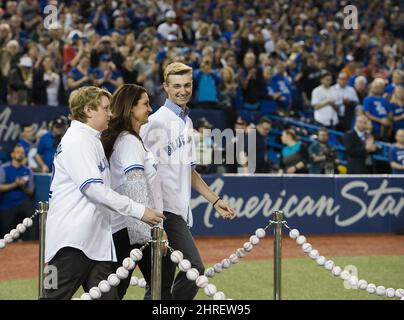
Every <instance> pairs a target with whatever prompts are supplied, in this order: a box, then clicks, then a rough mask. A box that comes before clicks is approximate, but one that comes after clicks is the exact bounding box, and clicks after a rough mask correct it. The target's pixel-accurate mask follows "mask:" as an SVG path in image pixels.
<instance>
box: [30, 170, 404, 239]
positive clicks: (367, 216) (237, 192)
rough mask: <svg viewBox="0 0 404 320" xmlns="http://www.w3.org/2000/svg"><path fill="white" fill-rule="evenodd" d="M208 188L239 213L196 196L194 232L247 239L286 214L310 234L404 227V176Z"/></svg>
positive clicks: (296, 178) (269, 179)
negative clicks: (222, 213) (230, 216)
mask: <svg viewBox="0 0 404 320" xmlns="http://www.w3.org/2000/svg"><path fill="white" fill-rule="evenodd" d="M204 179H205V181H206V182H207V184H208V185H210V187H211V188H212V189H213V190H214V191H215V192H217V193H219V194H220V195H221V196H222V197H223V199H225V200H228V201H229V202H230V203H231V205H232V206H233V207H235V208H236V210H237V212H238V217H237V218H236V219H234V220H232V221H228V220H223V219H222V218H220V217H218V215H217V213H215V211H214V210H212V205H210V204H208V203H207V201H206V200H205V199H204V198H203V197H202V196H200V195H198V194H197V193H196V192H193V193H192V201H191V208H192V211H193V216H194V226H193V227H192V233H193V234H194V235H198V236H212V235H246V234H251V233H253V232H254V231H255V229H256V228H258V227H265V226H266V225H267V223H268V221H269V220H270V219H271V217H272V212H273V211H274V210H284V212H285V219H286V220H287V222H288V224H289V226H290V227H294V228H297V229H299V230H300V231H301V232H302V233H305V234H331V233H357V232H359V233H362V232H394V231H396V230H398V229H401V228H403V227H404V189H403V188H404V176H403V177H400V176H398V175H397V176H393V175H377V176H376V175H372V176H359V175H358V176H355V175H351V176H348V175H339V176H323V175H321V176H320V175H318V176H316V175H284V176H281V175H270V174H267V175H266V174H263V175H243V176H239V175H238V176H237V175H222V176H217V175H214V176H213V175H212V176H204ZM35 180H36V188H37V193H36V200H37V201H39V200H42V201H46V200H47V197H48V191H49V182H50V176H49V175H36V176H35Z"/></svg>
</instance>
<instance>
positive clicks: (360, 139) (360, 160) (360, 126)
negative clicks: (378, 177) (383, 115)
mask: <svg viewBox="0 0 404 320" xmlns="http://www.w3.org/2000/svg"><path fill="white" fill-rule="evenodd" d="M368 121H369V120H368V118H367V117H366V116H365V115H359V116H357V117H356V121H355V127H354V128H353V130H350V131H348V132H347V133H345V135H344V144H345V148H346V155H347V162H348V173H349V174H369V173H374V171H375V170H374V162H373V158H372V153H374V152H376V150H377V146H376V145H375V144H374V138H373V136H372V135H371V134H369V133H368V132H366V127H367V123H368Z"/></svg>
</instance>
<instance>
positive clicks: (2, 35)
mask: <svg viewBox="0 0 404 320" xmlns="http://www.w3.org/2000/svg"><path fill="white" fill-rule="evenodd" d="M12 39H13V34H12V32H11V28H10V25H9V24H7V23H2V24H0V47H1V48H2V47H4V46H5V45H6V44H7V43H8V42H9V41H11V40H12Z"/></svg>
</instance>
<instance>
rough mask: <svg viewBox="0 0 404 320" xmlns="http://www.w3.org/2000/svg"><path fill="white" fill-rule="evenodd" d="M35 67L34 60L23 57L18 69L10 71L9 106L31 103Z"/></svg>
mask: <svg viewBox="0 0 404 320" xmlns="http://www.w3.org/2000/svg"><path fill="white" fill-rule="evenodd" d="M33 67H34V64H33V62H32V59H31V58H30V57H28V56H23V57H22V58H21V59H20V61H19V63H18V67H16V68H14V69H12V70H11V71H10V75H9V78H8V97H7V102H8V104H11V105H27V104H29V103H31V94H32V85H33Z"/></svg>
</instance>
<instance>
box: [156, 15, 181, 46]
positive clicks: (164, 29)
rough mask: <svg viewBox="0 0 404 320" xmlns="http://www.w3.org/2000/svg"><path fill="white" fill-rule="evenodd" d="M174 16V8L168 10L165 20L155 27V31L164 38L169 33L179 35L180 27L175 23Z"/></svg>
mask: <svg viewBox="0 0 404 320" xmlns="http://www.w3.org/2000/svg"><path fill="white" fill-rule="evenodd" d="M176 17H177V16H176V14H175V11H174V10H168V11H167V12H166V14H165V18H166V21H165V22H163V23H162V24H160V25H159V26H158V27H157V32H158V33H159V34H161V36H162V37H163V38H164V39H166V40H167V38H168V35H169V34H175V35H176V36H177V37H179V36H180V27H179V26H178V24H176V23H175V19H176Z"/></svg>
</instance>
